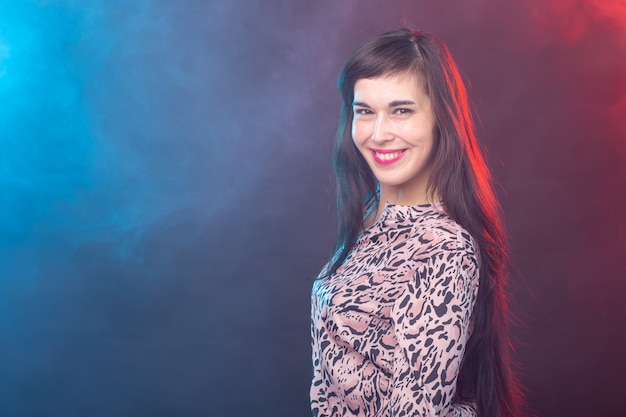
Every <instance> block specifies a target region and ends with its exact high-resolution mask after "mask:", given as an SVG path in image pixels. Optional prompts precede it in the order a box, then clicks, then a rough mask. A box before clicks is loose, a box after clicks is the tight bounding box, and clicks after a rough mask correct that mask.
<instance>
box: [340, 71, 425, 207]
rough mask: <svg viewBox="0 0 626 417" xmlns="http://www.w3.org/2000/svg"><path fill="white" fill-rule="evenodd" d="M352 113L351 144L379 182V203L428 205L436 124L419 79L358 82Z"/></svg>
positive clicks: (411, 76)
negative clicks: (427, 193)
mask: <svg viewBox="0 0 626 417" xmlns="http://www.w3.org/2000/svg"><path fill="white" fill-rule="evenodd" d="M353 111H354V118H353V121H352V140H353V141H354V144H355V145H356V147H357V148H358V149H359V151H360V152H361V154H362V155H363V157H364V158H365V161H367V164H368V165H369V167H370V169H371V170H372V173H373V174H374V176H375V177H376V179H377V180H378V182H379V183H380V188H381V202H385V201H388V202H390V203H396V204H407V205H413V204H420V203H425V202H427V201H428V198H427V195H426V187H427V184H428V180H429V178H430V175H431V172H432V166H431V155H432V153H433V146H434V141H435V139H434V130H435V124H436V123H435V116H434V114H433V111H432V108H431V104H430V99H429V97H428V94H426V92H425V91H424V88H423V87H422V82H421V80H420V79H419V78H418V76H416V75H414V74H412V73H410V74H406V73H404V74H394V75H390V76H383V77H377V78H363V79H360V80H358V81H357V82H356V84H355V85H354V103H353Z"/></svg>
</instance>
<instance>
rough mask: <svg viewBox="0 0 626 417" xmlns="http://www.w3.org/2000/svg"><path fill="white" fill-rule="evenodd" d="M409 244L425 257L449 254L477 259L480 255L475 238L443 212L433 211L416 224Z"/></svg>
mask: <svg viewBox="0 0 626 417" xmlns="http://www.w3.org/2000/svg"><path fill="white" fill-rule="evenodd" d="M408 242H410V244H412V245H413V246H414V247H415V248H416V249H417V248H420V249H421V250H422V251H424V255H434V254H437V253H441V254H446V253H447V254H459V255H464V256H469V257H476V256H477V253H478V246H477V244H476V241H475V240H474V238H473V237H472V236H471V235H470V234H469V232H468V231H467V230H465V228H463V227H462V226H461V225H460V224H458V223H457V222H456V221H454V220H453V219H452V218H450V217H449V216H448V215H447V214H446V213H445V212H444V211H443V210H438V211H433V212H431V213H429V215H428V216H426V217H425V218H424V219H423V220H422V221H420V222H417V223H415V225H414V227H413V228H412V230H411V236H410V238H409V239H408Z"/></svg>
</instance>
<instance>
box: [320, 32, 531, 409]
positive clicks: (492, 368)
mask: <svg viewBox="0 0 626 417" xmlns="http://www.w3.org/2000/svg"><path fill="white" fill-rule="evenodd" d="M406 72H409V73H413V74H416V75H418V77H421V80H422V81H423V86H424V88H425V89H426V90H427V91H426V92H427V94H428V95H429V97H430V101H431V106H432V109H433V112H434V115H435V119H436V127H435V129H436V131H435V146H434V150H433V157H432V164H433V171H432V175H431V177H430V180H429V183H428V194H429V195H430V196H434V195H437V196H438V197H439V198H440V199H441V201H442V202H443V205H444V207H445V210H446V212H447V214H448V215H449V216H450V217H451V218H452V219H454V220H455V221H456V222H457V223H459V224H460V225H461V226H463V227H464V228H465V229H466V230H467V231H468V232H469V233H470V234H471V235H472V237H473V238H474V239H475V241H476V242H477V244H478V251H479V256H480V284H479V291H478V297H477V301H476V305H475V307H474V311H473V322H474V324H473V326H474V327H473V332H472V335H471V337H470V340H469V341H468V343H467V346H466V351H465V355H464V358H463V364H462V367H461V370H460V374H459V386H458V393H459V396H461V397H468V398H469V399H471V400H473V401H475V402H476V404H477V407H478V410H477V411H478V415H479V416H480V417H518V414H517V413H518V412H519V411H518V410H519V408H520V407H519V406H520V404H521V391H520V387H519V384H518V382H517V380H516V379H515V377H514V376H513V373H512V371H511V367H512V359H511V350H512V348H511V344H510V340H509V334H508V327H509V326H508V323H509V310H508V307H507V301H506V297H505V291H504V284H505V281H506V277H507V270H508V250H507V243H506V238H505V235H504V231H503V227H502V223H501V209H500V205H499V204H498V201H497V199H496V197H495V193H494V191H493V189H492V185H491V175H490V173H489V170H488V168H487V166H486V164H485V161H484V158H483V156H482V153H481V149H480V147H479V146H478V143H477V141H476V134H475V128H474V122H473V119H472V115H471V112H470V110H469V103H468V98H467V92H466V89H465V86H464V84H463V81H462V79H461V76H460V74H459V71H458V69H457V66H456V64H455V62H454V60H453V59H452V56H451V55H450V52H449V51H448V48H447V47H446V46H445V45H444V44H443V43H442V42H441V41H439V40H438V39H437V38H435V37H434V36H433V35H430V34H427V33H422V32H417V31H412V30H408V29H400V30H396V31H393V32H387V33H384V34H382V35H380V36H378V37H376V38H375V39H373V40H371V41H369V42H367V43H366V44H364V45H363V46H361V47H360V48H359V49H357V50H356V51H355V52H354V53H353V54H352V56H350V58H349V59H348V61H347V63H346V64H345V66H344V68H343V70H342V72H341V75H340V77H339V89H340V91H341V95H342V99H343V103H342V108H341V121H340V125H339V129H338V131H337V139H336V143H335V149H334V159H333V165H334V169H335V178H336V186H337V209H338V219H339V234H338V239H337V244H336V246H335V250H334V253H333V256H332V258H331V260H330V262H329V265H328V268H327V269H326V273H327V275H331V274H333V273H334V272H335V271H336V270H337V268H338V267H339V266H340V265H341V264H342V263H343V262H344V261H345V259H346V257H347V255H348V253H349V252H350V250H351V248H352V246H353V245H354V243H355V240H356V238H357V236H358V234H359V233H360V231H361V230H362V229H363V226H364V209H365V207H366V206H367V205H369V204H376V203H377V201H376V186H377V181H376V178H375V177H374V175H373V174H372V172H371V170H370V169H369V167H368V165H367V163H366V161H365V160H364V159H363V157H362V156H361V154H360V153H359V151H358V150H357V148H356V146H355V145H354V143H353V141H352V136H351V125H352V119H353V116H354V114H353V110H352V102H353V99H354V85H355V83H356V82H357V80H359V79H363V78H373V77H380V76H384V75H393V74H399V73H406Z"/></svg>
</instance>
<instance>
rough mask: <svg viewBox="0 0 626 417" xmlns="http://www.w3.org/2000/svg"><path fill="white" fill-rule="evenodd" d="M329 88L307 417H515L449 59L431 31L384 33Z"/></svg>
mask: <svg viewBox="0 0 626 417" xmlns="http://www.w3.org/2000/svg"><path fill="white" fill-rule="evenodd" d="M339 88H340V90H341V94H342V98H343V105H342V117H341V123H340V127H339V130H338V134H337V142H336V146H335V152H334V168H335V174H336V180H337V206H338V215H339V236H338V240H337V244H336V247H335V251H334V254H333V256H332V258H331V260H330V261H329V263H328V264H327V265H326V267H325V268H324V270H323V271H322V274H321V275H320V278H319V279H318V280H317V281H316V282H315V284H314V286H313V295H312V338H313V367H314V376H313V381H312V385H311V409H312V411H313V415H314V416H316V417H322V416H368V417H374V416H377V417H378V416H380V417H382V416H480V417H501V416H502V417H513V416H517V414H516V413H517V412H518V404H519V398H520V395H519V389H518V385H517V382H516V380H515V379H514V378H513V376H512V374H511V369H510V366H511V365H510V351H509V350H510V348H509V346H510V345H509V340H508V338H507V337H508V336H507V318H508V310H507V306H506V300H505V296H504V291H503V284H504V280H505V273H506V264H507V251H506V242H505V238H504V236H503V231H502V226H501V223H500V215H499V205H498V203H497V201H496V199H495V196H494V192H493V190H492V188H491V182H490V181H491V180H490V175H489V171H488V169H487V167H486V165H485V162H484V160H483V157H482V155H481V152H480V149H479V147H478V144H477V142H476V137H475V133H474V124H473V121H472V118H471V114H470V111H469V108H468V100H467V94H466V90H465V87H464V85H463V82H462V80H461V78H460V76H459V72H458V70H457V68H456V65H455V63H454V61H453V59H452V57H451V56H450V54H449V52H448V50H447V48H446V47H445V45H443V44H442V43H441V42H440V41H438V40H437V39H436V38H435V37H433V36H432V35H429V34H424V33H420V32H415V31H410V30H406V29H401V30H397V31H393V32H389V33H385V34H382V35H380V36H379V37H377V38H375V39H373V40H372V41H370V42H368V43H366V44H365V45H363V46H362V47H361V48H359V49H358V50H357V51H356V52H354V53H353V55H352V56H351V57H350V58H349V59H348V61H347V63H346V65H345V66H344V68H343V71H342V73H341V76H340V78H339Z"/></svg>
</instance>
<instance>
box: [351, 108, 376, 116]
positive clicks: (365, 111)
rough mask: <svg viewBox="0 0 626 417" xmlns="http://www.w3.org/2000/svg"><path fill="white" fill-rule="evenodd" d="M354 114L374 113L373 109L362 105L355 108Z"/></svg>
mask: <svg viewBox="0 0 626 417" xmlns="http://www.w3.org/2000/svg"><path fill="white" fill-rule="evenodd" d="M354 114H357V115H359V116H366V115H368V114H372V111H371V110H370V109H366V108H363V107H360V108H356V109H354Z"/></svg>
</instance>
